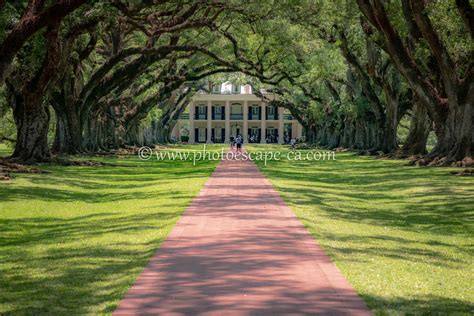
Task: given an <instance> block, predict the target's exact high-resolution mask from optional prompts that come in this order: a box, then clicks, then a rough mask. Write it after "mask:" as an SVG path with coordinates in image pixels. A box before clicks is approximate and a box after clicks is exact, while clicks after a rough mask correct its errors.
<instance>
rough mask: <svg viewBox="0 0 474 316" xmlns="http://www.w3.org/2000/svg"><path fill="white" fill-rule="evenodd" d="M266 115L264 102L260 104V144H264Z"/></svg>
mask: <svg viewBox="0 0 474 316" xmlns="http://www.w3.org/2000/svg"><path fill="white" fill-rule="evenodd" d="M266 113H267V104H266V103H265V102H262V117H261V119H262V120H261V121H260V134H261V135H260V143H261V144H266V143H267V141H266V137H265V136H266V129H267V120H266V116H267V115H266Z"/></svg>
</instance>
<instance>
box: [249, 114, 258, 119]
mask: <svg viewBox="0 0 474 316" xmlns="http://www.w3.org/2000/svg"><path fill="white" fill-rule="evenodd" d="M249 120H250V121H258V120H260V115H259V114H252V113H249Z"/></svg>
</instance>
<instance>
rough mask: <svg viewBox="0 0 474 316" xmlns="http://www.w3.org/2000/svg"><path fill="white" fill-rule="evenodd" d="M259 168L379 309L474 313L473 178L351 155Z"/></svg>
mask: <svg viewBox="0 0 474 316" xmlns="http://www.w3.org/2000/svg"><path fill="white" fill-rule="evenodd" d="M247 147H248V149H247V150H249V151H252V150H269V149H273V150H282V149H283V147H278V146H274V147H268V146H267V147H261V146H247ZM303 157H304V156H303ZM258 165H259V167H260V169H261V170H262V172H263V173H264V174H265V175H266V176H267V177H268V178H269V179H270V181H271V182H272V183H273V185H274V186H275V188H276V189H277V190H278V191H279V192H280V194H281V195H282V197H283V198H284V199H285V201H286V202H287V203H288V205H289V206H290V207H291V208H292V210H293V211H294V212H295V214H296V215H297V216H298V217H299V219H300V220H301V221H302V222H303V223H304V225H305V226H306V227H307V229H308V230H309V232H310V233H311V234H312V235H313V236H314V238H315V239H316V240H317V241H318V242H319V243H320V244H321V245H322V246H323V248H324V249H325V250H326V252H327V253H328V254H329V256H330V257H331V258H332V259H333V260H334V262H335V263H336V265H337V266H338V267H339V268H340V269H341V270H342V272H343V274H344V275H345V276H346V277H347V278H348V279H349V281H350V282H351V284H352V285H353V286H354V287H355V288H356V290H357V291H358V293H359V294H360V295H361V296H362V297H363V299H364V300H365V301H366V303H367V304H368V306H369V307H370V308H371V309H372V310H373V311H374V312H375V313H376V314H378V315H406V314H411V315H453V314H466V315H472V314H473V313H474V278H473V276H474V264H473V262H474V261H473V250H474V248H473V236H474V229H473V227H474V225H473V215H474V178H472V177H457V176H452V175H450V174H449V171H451V170H453V169H452V168H417V167H408V166H405V165H406V162H405V161H393V160H377V159H374V158H370V157H360V156H354V155H352V154H348V153H341V154H337V155H336V161H318V162H308V161H299V162H296V161H288V160H286V159H281V160H280V161H270V162H268V163H267V166H264V165H263V162H259V163H258Z"/></svg>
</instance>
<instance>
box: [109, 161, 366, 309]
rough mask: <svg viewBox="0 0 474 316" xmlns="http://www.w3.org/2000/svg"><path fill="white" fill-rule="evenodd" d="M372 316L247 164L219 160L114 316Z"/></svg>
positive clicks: (277, 197) (315, 244)
mask: <svg viewBox="0 0 474 316" xmlns="http://www.w3.org/2000/svg"><path fill="white" fill-rule="evenodd" d="M130 314H141V315H143V314H155V315H308V314H309V315H315V314H319V315H370V312H369V310H368V309H367V307H366V306H365V304H364V303H363V301H362V300H361V299H360V298H359V297H358V296H357V294H356V293H355V291H354V290H353V288H352V287H351V285H350V284H349V283H348V282H347V281H346V279H345V278H344V277H343V276H342V275H341V273H340V272H339V270H338V269H337V268H336V266H335V265H334V264H333V263H332V262H331V261H330V260H329V258H328V257H327V256H326V254H325V253H324V252H323V251H322V250H321V248H320V247H319V245H318V244H317V243H316V242H315V241H314V239H313V238H312V237H311V236H310V235H309V233H308V232H307V231H306V229H305V228H304V226H303V225H302V224H301V223H300V221H299V220H298V219H297V218H296V216H295V215H294V214H293V212H292V211H291V210H290V209H289V208H288V207H287V206H286V205H285V203H284V202H283V200H282V199H281V198H280V196H279V195H278V193H277V192H276V191H275V189H273V187H272V186H271V184H270V183H269V181H268V180H266V179H265V177H264V176H263V175H262V174H261V173H260V172H259V171H258V169H257V168H256V166H255V165H254V164H253V163H251V162H242V161H240V162H236V161H232V162H229V161H225V162H221V163H220V164H219V166H218V167H217V169H216V171H215V172H214V173H213V175H212V176H211V177H210V179H209V180H208V182H207V184H206V186H205V187H204V188H203V189H202V190H201V192H200V193H199V195H198V196H197V197H196V198H195V199H194V201H193V202H192V204H191V205H190V207H189V208H188V209H187V210H186V212H185V213H184V214H183V216H182V217H181V219H180V220H179V222H178V223H177V224H176V226H175V227H174V229H173V230H172V232H171V233H170V235H169V236H168V238H167V240H166V241H165V242H164V243H163V244H162V246H161V248H160V249H159V251H158V253H157V254H156V255H155V256H154V257H153V258H152V259H151V261H150V262H149V264H148V266H147V267H146V268H145V270H144V272H143V273H142V274H141V275H140V276H139V277H138V279H137V281H136V283H135V284H134V285H133V286H132V287H131V288H130V289H129V291H128V293H127V294H126V296H125V298H124V299H123V300H122V301H121V302H120V304H119V306H118V308H117V310H116V311H115V312H114V315H130Z"/></svg>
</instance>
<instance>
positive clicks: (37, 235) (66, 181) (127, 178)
mask: <svg viewBox="0 0 474 316" xmlns="http://www.w3.org/2000/svg"><path fill="white" fill-rule="evenodd" d="M171 148H173V150H202V146H200V145H194V146H184V147H183V146H171ZM220 148H221V146H220V145H213V146H209V147H208V150H211V151H214V150H218V149H220ZM248 148H249V150H257V149H259V150H269V149H274V150H275V149H276V150H281V149H282V147H279V146H265V147H261V146H248ZM8 153H9V149H8V148H6V147H4V146H0V156H2V155H7V154H8ZM79 159H89V158H88V157H80V158H79ZM94 159H99V160H102V161H107V162H113V163H116V164H117V165H118V166H115V167H113V166H106V167H59V166H42V167H41V168H43V169H45V170H48V171H51V173H48V174H40V175H39V174H14V175H13V176H14V179H13V180H12V181H6V182H0V314H50V315H58V314H62V315H64V314H86V313H87V314H109V313H110V312H111V311H113V309H114V308H115V306H116V304H117V303H118V301H119V300H120V298H121V297H122V296H123V295H124V293H125V292H126V291H127V289H128V287H129V286H130V285H131V284H132V283H133V281H134V280H135V278H136V277H137V275H138V274H139V273H140V272H141V271H142V270H143V268H144V266H145V265H146V263H147V261H148V259H149V258H150V256H152V255H153V254H154V253H155V251H156V250H157V249H158V247H159V245H160V243H161V242H162V241H163V240H164V238H165V237H166V235H167V234H168V233H169V231H170V230H171V228H172V227H173V225H174V224H175V223H176V221H177V220H178V218H179V216H180V214H181V213H182V211H183V210H184V209H185V208H186V206H187V205H188V204H189V203H190V201H191V199H192V198H193V197H194V196H195V195H196V194H197V192H198V191H199V189H200V188H201V187H202V185H203V184H204V182H205V181H206V179H207V177H208V176H209V175H210V173H211V172H212V171H213V170H214V167H215V165H216V164H217V162H209V161H201V162H198V163H197V165H196V166H195V167H193V165H192V162H190V161H186V162H179V161H175V162H173V163H171V162H169V161H168V162H164V161H163V162H156V161H154V159H151V160H150V161H146V162H143V161H139V160H138V159H137V158H136V157H125V158H94ZM404 164H405V162H404V161H393V160H390V161H387V160H376V159H373V158H369V157H356V156H353V155H351V154H347V153H344V154H338V155H337V159H336V161H319V162H303V161H299V162H294V161H293V162H289V161H287V160H285V159H282V160H281V161H269V162H267V166H264V165H263V162H262V163H259V166H260V168H261V170H262V171H263V172H264V174H265V175H266V176H268V177H269V179H270V180H271V181H272V183H273V184H274V185H275V187H276V188H277V189H278V190H279V191H280V193H281V194H282V196H283V198H284V199H285V200H286V202H287V203H288V204H289V205H290V207H291V208H292V209H293V210H294V212H295V213H296V215H297V216H298V217H299V218H300V219H301V221H302V222H303V223H304V224H305V225H306V227H307V228H308V230H309V231H310V232H311V233H312V234H313V236H314V237H315V238H316V239H317V240H318V242H319V243H320V244H321V245H322V246H323V247H324V249H325V250H326V251H327V253H328V254H329V255H330V256H331V258H332V259H333V260H334V261H335V263H336V264H337V265H338V267H339V268H340V269H341V270H342V272H343V273H344V275H345V276H346V277H347V278H348V279H349V281H350V282H351V283H352V284H353V285H354V287H355V288H356V289H357V291H358V292H359V293H360V295H361V296H362V297H363V298H364V299H365V301H366V302H367V303H368V305H369V307H370V308H372V309H373V310H374V311H375V312H376V313H377V314H381V315H385V314H395V315H397V314H441V315H444V314H456V313H459V314H462V313H464V314H472V312H473V310H474V306H473V302H474V295H473V293H474V288H473V287H474V286H473V281H472V280H473V278H472V275H474V269H473V257H472V255H473V242H472V238H473V221H472V220H473V217H472V216H473V213H474V179H473V178H463V177H455V176H451V175H449V173H448V171H449V170H451V169H446V168H416V167H406V166H404Z"/></svg>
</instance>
